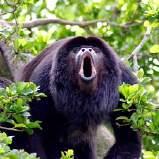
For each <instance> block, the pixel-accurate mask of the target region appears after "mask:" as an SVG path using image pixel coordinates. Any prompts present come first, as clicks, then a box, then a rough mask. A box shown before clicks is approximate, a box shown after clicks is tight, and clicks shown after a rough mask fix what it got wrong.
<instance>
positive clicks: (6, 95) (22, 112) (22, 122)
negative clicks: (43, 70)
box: [0, 82, 44, 133]
mask: <svg viewBox="0 0 159 159" xmlns="http://www.w3.org/2000/svg"><path fill="white" fill-rule="evenodd" d="M38 90H39V87H37V86H36V85H35V84H33V83H24V82H17V83H13V84H11V85H10V86H8V87H6V88H1V89H0V101H1V103H0V110H1V111H0V123H2V125H3V124H5V125H6V123H7V125H8V126H9V128H4V129H10V130H17V131H18V130H19V129H20V130H24V131H27V132H28V133H33V129H34V128H40V125H39V124H40V121H34V122H33V121H31V120H30V118H29V117H30V113H29V105H28V103H29V102H31V101H32V100H33V99H37V100H38V99H40V97H44V94H43V93H38ZM0 128H1V129H2V128H3V126H0Z"/></svg>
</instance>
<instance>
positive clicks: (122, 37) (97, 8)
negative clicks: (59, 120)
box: [0, 0, 159, 159]
mask: <svg viewBox="0 0 159 159" xmlns="http://www.w3.org/2000/svg"><path fill="white" fill-rule="evenodd" d="M40 18H46V19H47V18H58V19H62V20H63V19H64V20H67V21H73V22H79V23H82V22H83V21H92V20H97V21H98V22H96V23H94V24H93V25H88V26H82V25H78V24H77V25H69V24H68V25H62V24H58V23H50V24H49V25H40V26H37V27H31V28H24V27H23V25H22V23H23V22H30V21H32V20H35V19H40ZM0 19H1V20H3V21H6V22H14V23H15V24H16V25H14V26H12V25H9V24H4V23H3V22H1V20H0V39H2V40H4V39H5V40H6V41H7V42H8V44H10V45H12V46H14V49H15V53H16V54H15V56H16V57H24V56H26V55H29V54H32V55H37V54H39V53H40V51H41V50H42V49H44V48H45V47H46V46H47V45H48V44H50V43H52V42H53V41H55V40H58V39H61V38H64V37H68V36H78V35H82V36H88V35H96V36H99V37H101V38H103V39H104V40H106V41H107V42H108V43H109V44H110V45H111V46H112V47H113V48H114V49H115V51H116V52H117V53H118V54H119V56H122V58H123V60H125V62H126V63H127V64H128V65H130V66H133V65H134V63H135V62H134V60H133V58H130V59H129V60H127V59H128V57H129V56H130V54H131V53H132V52H133V50H134V49H135V48H136V47H137V46H138V45H139V44H140V42H141V41H142V39H143V37H144V35H145V32H146V30H147V28H151V33H150V37H149V38H148V41H146V42H145V43H144V45H143V46H142V48H141V50H139V52H138V54H137V64H138V65H139V68H143V70H144V72H145V76H147V77H149V78H150V79H151V81H149V82H146V84H145V83H144V81H143V82H142V85H134V86H129V85H125V86H124V85H123V86H122V87H121V88H120V91H126V92H128V94H125V98H124V99H123V100H125V103H124V105H123V111H127V110H128V111H129V109H131V105H132V104H133V103H134V102H136V103H137V109H138V111H137V112H136V113H134V114H133V116H132V117H131V118H130V119H126V120H127V122H130V123H131V124H132V126H133V127H134V128H136V129H140V130H141V131H142V132H143V134H145V135H144V136H143V141H144V149H145V150H143V156H144V158H148V157H149V156H150V157H149V158H152V159H153V158H155V157H156V156H157V154H158V146H159V145H158V143H159V137H158V136H157V134H156V132H157V130H158V128H157V126H158V120H159V119H158V118H159V117H158V116H159V115H158V109H155V108H154V106H155V105H159V91H158V90H159V78H158V77H159V36H158V35H159V1H158V0H140V1H138V0H80V1H79V0H45V1H43V0H0ZM18 59H19V58H18ZM141 74H142V73H141ZM137 94H138V96H137ZM141 94H143V95H142V96H141ZM130 97H133V98H135V99H136V100H135V101H134V99H130ZM127 102H128V103H127ZM152 103H153V104H152ZM154 103H155V104H154ZM144 108H145V109H144ZM120 118H122V117H120ZM144 124H145V125H144ZM147 124H148V125H147ZM13 126H14V125H13ZM141 126H142V127H141ZM18 129H19V128H18ZM24 129H25V128H24ZM147 131H148V132H147ZM145 132H147V134H146V133H145ZM150 132H151V133H152V134H151V135H150ZM147 156H148V157H147ZM154 156H155V157H154ZM156 158H157V157H156Z"/></svg>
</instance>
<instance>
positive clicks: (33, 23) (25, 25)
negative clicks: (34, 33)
mask: <svg viewBox="0 0 159 159" xmlns="http://www.w3.org/2000/svg"><path fill="white" fill-rule="evenodd" d="M99 22H101V23H107V24H109V25H111V26H116V27H122V28H128V27H133V26H137V25H139V24H140V23H136V22H135V23H132V22H131V23H130V22H128V23H125V24H117V23H114V22H110V21H107V20H106V19H98V20H90V21H82V22H78V21H69V20H64V19H36V20H32V21H30V22H24V23H19V24H20V26H22V27H23V28H33V27H37V26H42V25H47V24H61V25H72V26H74V25H78V26H80V27H87V26H91V25H95V24H97V23H99ZM0 25H1V26H8V25H9V26H16V23H14V22H7V21H4V20H0Z"/></svg>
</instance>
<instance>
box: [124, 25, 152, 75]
mask: <svg viewBox="0 0 159 159" xmlns="http://www.w3.org/2000/svg"><path fill="white" fill-rule="evenodd" d="M150 34H151V27H147V30H146V32H145V34H144V37H143V39H142V40H141V42H140V43H139V45H138V46H137V47H136V48H135V49H134V50H133V52H132V53H131V55H130V56H129V57H128V59H127V60H130V59H131V58H132V59H133V71H134V72H137V71H138V69H139V65H138V58H137V57H138V54H139V52H140V50H141V49H142V48H143V46H144V44H145V43H146V42H147V40H148V39H149V37H150Z"/></svg>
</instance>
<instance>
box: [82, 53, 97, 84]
mask: <svg viewBox="0 0 159 159" xmlns="http://www.w3.org/2000/svg"><path fill="white" fill-rule="evenodd" d="M79 75H80V77H81V79H82V80H84V81H91V80H92V79H94V78H95V77H96V69H95V67H94V64H93V61H92V58H91V57H90V56H85V57H84V58H83V60H82V63H81V68H80V71H79Z"/></svg>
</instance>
